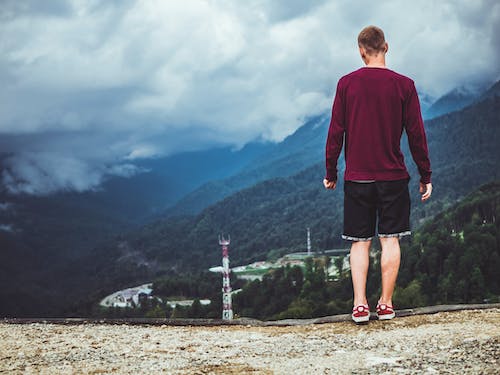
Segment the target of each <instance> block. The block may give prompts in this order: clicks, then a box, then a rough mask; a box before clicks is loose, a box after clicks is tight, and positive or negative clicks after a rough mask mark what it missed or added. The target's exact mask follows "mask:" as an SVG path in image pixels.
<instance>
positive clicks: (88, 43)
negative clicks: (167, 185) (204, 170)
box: [0, 0, 500, 193]
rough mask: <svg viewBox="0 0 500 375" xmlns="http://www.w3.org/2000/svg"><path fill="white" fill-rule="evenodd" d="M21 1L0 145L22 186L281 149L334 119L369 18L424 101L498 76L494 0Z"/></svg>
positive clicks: (95, 181) (2, 14)
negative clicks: (212, 154)
mask: <svg viewBox="0 0 500 375" xmlns="http://www.w3.org/2000/svg"><path fill="white" fill-rule="evenodd" d="M20 4H21V3H20V2H17V1H4V3H3V4H2V7H1V10H0V21H1V22H0V79H1V80H2V86H1V87H0V101H1V102H2V106H0V144H1V146H2V148H1V149H2V150H3V151H5V152H11V153H14V154H15V155H17V156H14V159H15V160H16V162H13V161H12V160H14V159H11V164H10V169H9V170H8V171H4V172H3V182H4V183H6V184H7V185H8V186H9V187H10V188H9V190H10V191H12V192H17V191H23V192H32V193H41V192H43V191H54V190H57V189H59V188H63V189H74V190H77V191H81V190H85V189H89V188H96V187H97V186H99V184H100V183H101V182H102V179H103V176H104V175H105V174H106V173H107V172H106V171H107V170H109V166H110V165H114V164H120V163H121V162H120V160H132V159H135V158H138V157H150V156H157V155H161V154H168V153H172V152H176V151H181V150H189V149H198V148H203V147H207V146H208V145H211V144H216V143H229V144H233V145H236V146H241V145H243V144H244V143H246V142H248V141H249V140H252V139H255V138H259V137H260V138H263V139H269V140H275V141H279V140H281V139H283V138H284V137H286V136H287V135H289V134H290V133H291V132H293V131H294V130H295V129H297V127H299V126H300V125H301V124H302V122H303V121H304V119H305V118H307V117H309V116H313V115H317V114H320V113H323V112H325V111H328V110H329V108H330V106H331V101H332V97H333V93H334V90H335V84H336V81H337V80H338V78H339V77H340V76H341V75H343V74H345V73H347V72H349V71H351V70H353V69H355V68H357V67H359V66H361V60H360V59H359V56H358V52H357V49H356V37H357V34H358V32H359V30H360V29H361V28H362V27H364V26H366V25H368V24H377V25H379V26H381V27H382V28H383V29H384V30H385V32H386V37H387V39H388V42H389V45H390V50H389V54H388V64H389V67H391V68H393V69H395V70H397V71H400V72H401V73H403V74H407V75H410V76H411V77H412V78H414V79H415V81H416V83H417V87H418V89H419V91H420V92H425V93H427V94H430V95H432V96H439V95H441V94H443V93H445V92H447V91H449V90H451V89H452V88H454V87H456V86H460V85H464V84H470V83H477V82H479V81H484V80H487V79H489V80H493V79H498V78H499V66H498V63H497V62H498V60H499V57H500V55H499V50H500V47H499V43H498V41H499V40H498V38H499V37H498V34H500V30H499V25H500V4H498V2H496V1H491V0H485V1H476V2H469V1H465V0H462V1H441V2H435V1H422V2H410V1H404V2H401V1H396V0H386V1H378V2H373V1H360V2H355V3H353V2H350V1H344V0H343V1H307V2H306V1H298V0H294V1H276V0H273V1H271V0H249V1H244V2H234V1H231V0H185V1H182V2H180V1H179V2H174V1H161V0H144V1H115V2H113V1H106V2H88V1H77V0H74V1H61V0H58V1H46V2H38V1H35V0H33V1H26V2H22V5H20ZM16 137H17V138H16ZM2 138H3V140H2ZM13 138H16V141H15V142H12V139H13ZM68 144H70V145H72V146H71V147H70V146H68ZM89 144H91V145H92V147H89ZM30 152H31V153H40V155H42V157H41V159H40V160H43V163H44V162H47V161H48V160H49V159H50V160H51V157H52V156H47V155H57V157H56V159H57V160H59V161H61V160H65V161H64V162H62V165H63V167H64V168H63V169H61V170H59V171H55V170H52V169H47V168H44V167H43V165H42V164H43V163H42V162H40V163H38V164H36V163H34V161H33V160H34V159H35V158H33V157H28V156H27V155H30V154H29V153H30ZM49 164H50V162H49ZM106 165H107V166H108V167H105V166H106ZM106 168H108V169H106ZM75 171H78V172H75ZM85 177H86V178H85ZM83 180H85V183H84V182H83ZM23 181H24V182H23ZM30 181H35V182H34V183H31V182H30ZM42 181H43V182H42ZM34 186H37V187H36V188H35V187H34Z"/></svg>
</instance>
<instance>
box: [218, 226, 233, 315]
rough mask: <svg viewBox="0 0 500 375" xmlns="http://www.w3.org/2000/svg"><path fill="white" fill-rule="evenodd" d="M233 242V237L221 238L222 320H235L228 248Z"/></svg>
mask: <svg viewBox="0 0 500 375" xmlns="http://www.w3.org/2000/svg"><path fill="white" fill-rule="evenodd" d="M229 242H231V237H229V236H228V238H227V239H225V238H224V236H219V245H221V246H222V319H224V320H231V319H233V305H232V301H231V284H230V282H229V272H230V269H229V255H228V251H229V249H228V246H229Z"/></svg>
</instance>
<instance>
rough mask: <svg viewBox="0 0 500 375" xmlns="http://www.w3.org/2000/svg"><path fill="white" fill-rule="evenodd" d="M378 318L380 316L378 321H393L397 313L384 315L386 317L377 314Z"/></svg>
mask: <svg viewBox="0 0 500 375" xmlns="http://www.w3.org/2000/svg"><path fill="white" fill-rule="evenodd" d="M377 316H378V320H391V319H393V318H394V317H395V316H396V313H392V314H384V315H378V314H377Z"/></svg>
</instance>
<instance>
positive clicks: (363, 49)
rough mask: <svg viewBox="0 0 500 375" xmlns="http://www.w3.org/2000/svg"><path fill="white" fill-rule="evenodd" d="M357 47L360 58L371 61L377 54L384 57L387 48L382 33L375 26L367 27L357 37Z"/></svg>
mask: <svg viewBox="0 0 500 375" xmlns="http://www.w3.org/2000/svg"><path fill="white" fill-rule="evenodd" d="M358 46H359V53H360V54H361V58H362V59H363V60H364V61H365V63H366V62H367V60H366V59H371V58H372V57H376V56H377V55H379V54H382V55H385V53H387V50H388V48H389V46H388V45H387V43H386V41H385V37H384V32H383V31H382V29H380V28H379V27H377V26H367V27H365V28H364V29H363V30H361V32H360V33H359V35H358Z"/></svg>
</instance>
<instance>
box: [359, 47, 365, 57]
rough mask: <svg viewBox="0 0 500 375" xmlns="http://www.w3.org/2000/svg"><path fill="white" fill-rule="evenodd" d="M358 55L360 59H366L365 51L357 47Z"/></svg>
mask: <svg viewBox="0 0 500 375" xmlns="http://www.w3.org/2000/svg"><path fill="white" fill-rule="evenodd" d="M359 54H360V55H361V58H362V59H363V61H364V60H365V59H366V50H365V49H364V48H363V47H361V46H359Z"/></svg>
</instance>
